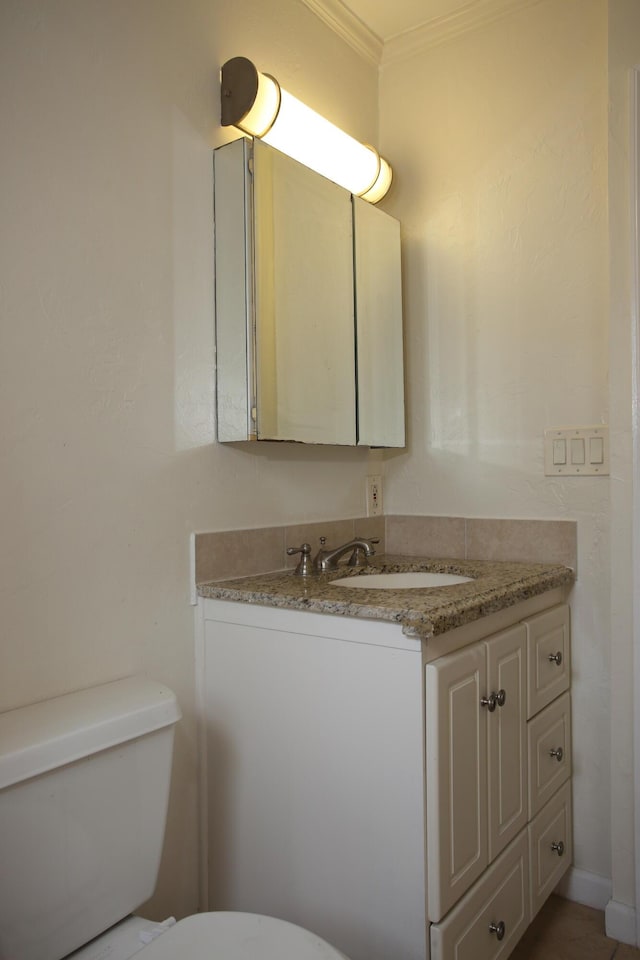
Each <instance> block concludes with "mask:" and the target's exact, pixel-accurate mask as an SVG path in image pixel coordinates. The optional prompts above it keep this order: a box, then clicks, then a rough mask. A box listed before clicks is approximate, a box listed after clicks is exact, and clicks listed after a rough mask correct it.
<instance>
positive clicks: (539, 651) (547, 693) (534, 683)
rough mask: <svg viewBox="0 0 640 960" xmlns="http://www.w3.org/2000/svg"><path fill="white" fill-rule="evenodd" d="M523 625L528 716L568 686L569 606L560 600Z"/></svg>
mask: <svg viewBox="0 0 640 960" xmlns="http://www.w3.org/2000/svg"><path fill="white" fill-rule="evenodd" d="M525 626H526V628H527V661H528V678H527V716H528V718H529V719H531V717H534V716H535V715H536V713H538V712H539V711H540V710H542V708H543V707H546V706H547V704H548V703H551V701H552V700H555V699H556V697H558V696H560V694H561V693H564V691H565V690H568V689H569V682H570V677H571V651H570V643H569V636H570V626H569V607H568V606H566V604H563V605H562V606H559V607H554V608H553V609H552V610H548V611H547V612H546V613H541V614H540V615H539V616H537V617H532V618H531V619H530V620H527V621H526V622H525Z"/></svg>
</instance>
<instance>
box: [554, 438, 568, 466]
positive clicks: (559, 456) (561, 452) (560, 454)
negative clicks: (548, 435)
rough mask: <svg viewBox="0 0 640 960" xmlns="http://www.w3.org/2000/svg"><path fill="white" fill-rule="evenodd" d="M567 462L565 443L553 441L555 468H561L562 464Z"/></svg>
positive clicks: (563, 441)
mask: <svg viewBox="0 0 640 960" xmlns="http://www.w3.org/2000/svg"><path fill="white" fill-rule="evenodd" d="M566 462H567V441H566V440H564V439H562V440H554V441H553V463H554V465H555V466H561V465H562V464H563V463H566Z"/></svg>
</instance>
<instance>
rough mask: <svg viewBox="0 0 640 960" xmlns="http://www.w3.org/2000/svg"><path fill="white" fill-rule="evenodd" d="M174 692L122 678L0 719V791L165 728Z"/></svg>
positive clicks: (174, 712) (175, 712)
mask: <svg viewBox="0 0 640 960" xmlns="http://www.w3.org/2000/svg"><path fill="white" fill-rule="evenodd" d="M181 716H182V714H181V713H180V707H179V706H178V702H177V700H176V697H175V694H174V693H173V691H171V690H169V688H168V687H165V686H163V685H162V684H160V683H156V682H155V681H154V680H147V679H145V678H143V677H127V678H126V679H124V680H114V681H112V682H111V683H104V684H101V685H100V686H98V687H90V688H89V689H87V690H78V691H77V692H75V693H68V694H65V695H64V696H61V697H56V698H55V699H53V700H43V701H42V702H40V703H33V704H31V705H29V706H27V707H18V708H17V709H15V710H9V711H8V712H7V713H2V714H0V789H2V788H4V787H8V786H11V785H12V784H14V783H19V782H20V781H22V780H27V779H29V777H35V776H38V774H41V773H45V772H46V771H47V770H54V769H55V768H56V767H61V766H63V765H64V764H66V763H71V762H73V761H74V760H80V759H81V758H82V757H87V756H90V755H91V754H93V753H97V752H98V751H100V750H106V749H107V748H108V747H113V746H116V745H117V744H120V743H125V742H126V741H127V740H134V739H135V738H136V737H141V736H143V735H144V734H147V733H152V732H153V731H154V730H160V729H162V728H163V727H167V726H170V725H172V724H174V723H177V721H178V720H179V719H180V717H181Z"/></svg>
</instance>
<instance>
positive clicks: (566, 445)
mask: <svg viewBox="0 0 640 960" xmlns="http://www.w3.org/2000/svg"><path fill="white" fill-rule="evenodd" d="M544 472H545V476H548V477H553V476H565V477H595V476H598V477H606V476H608V475H609V427H607V426H602V425H600V426H597V427H563V428H559V427H551V428H550V429H548V430H545V432H544Z"/></svg>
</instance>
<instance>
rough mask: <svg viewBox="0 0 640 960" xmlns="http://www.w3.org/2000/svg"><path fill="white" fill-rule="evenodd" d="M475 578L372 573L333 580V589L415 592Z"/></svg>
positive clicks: (447, 574) (419, 572) (451, 574)
mask: <svg viewBox="0 0 640 960" xmlns="http://www.w3.org/2000/svg"><path fill="white" fill-rule="evenodd" d="M472 579H473V577H459V576H458V575H457V574H455V573H426V572H424V571H418V572H416V573H371V574H366V573H365V574H361V575H360V576H357V577H343V578H342V579H340V580H332V581H331V586H332V587H350V588H352V589H355V590H358V589H361V590H362V589H364V590H411V589H413V590H415V589H417V588H419V587H422V589H424V588H425V587H449V586H451V585H452V584H454V583H470V582H471V580H472Z"/></svg>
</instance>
